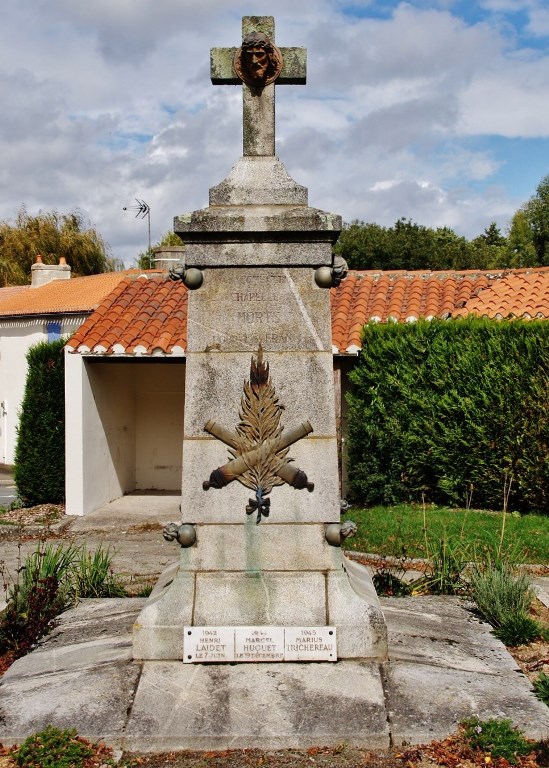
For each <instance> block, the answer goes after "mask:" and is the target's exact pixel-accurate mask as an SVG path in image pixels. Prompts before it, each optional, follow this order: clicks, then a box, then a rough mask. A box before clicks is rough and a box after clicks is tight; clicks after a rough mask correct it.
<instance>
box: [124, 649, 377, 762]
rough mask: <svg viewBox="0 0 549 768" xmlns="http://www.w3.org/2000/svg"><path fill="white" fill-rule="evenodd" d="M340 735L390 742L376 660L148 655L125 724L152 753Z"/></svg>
mask: <svg viewBox="0 0 549 768" xmlns="http://www.w3.org/2000/svg"><path fill="white" fill-rule="evenodd" d="M159 691H162V696H161V697H159V695H158V693H159ZM336 734H337V737H336ZM342 742H345V743H348V744H354V745H363V746H367V747H369V748H372V749H376V748H385V747H387V746H388V745H389V734H388V728H387V722H386V718H385V709H384V703H383V689H382V687H381V680H380V677H379V672H378V668H377V665H372V664H367V663H361V664H355V663H345V662H338V663H337V664H331V663H330V662H321V663H314V662H312V663H308V664H298V663H281V664H277V663H273V664H237V665H217V664H212V665H209V666H206V665H203V666H196V665H190V664H189V665H183V664H180V665H178V664H175V663H171V664H168V663H154V662H148V663H145V665H144V669H143V675H142V677H141V680H140V685H139V691H138V694H137V696H136V699H135V704H134V707H133V710H132V713H131V715H130V719H129V722H128V727H127V731H126V743H127V744H128V745H131V747H132V749H139V750H142V751H148V752H154V751H167V750H171V749H204V750H210V749H228V748H233V749H237V748H251V747H260V748H262V749H278V748H291V747H294V748H297V747H310V746H322V745H333V744H335V743H342Z"/></svg>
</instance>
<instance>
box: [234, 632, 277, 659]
mask: <svg viewBox="0 0 549 768" xmlns="http://www.w3.org/2000/svg"><path fill="white" fill-rule="evenodd" d="M234 660H235V661H284V629H283V627H235V628H234Z"/></svg>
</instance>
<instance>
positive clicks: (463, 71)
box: [0, 0, 549, 260]
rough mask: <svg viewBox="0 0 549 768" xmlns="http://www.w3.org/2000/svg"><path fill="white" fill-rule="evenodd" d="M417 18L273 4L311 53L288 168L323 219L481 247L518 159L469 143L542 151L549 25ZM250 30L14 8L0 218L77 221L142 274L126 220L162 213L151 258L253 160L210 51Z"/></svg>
mask: <svg viewBox="0 0 549 768" xmlns="http://www.w3.org/2000/svg"><path fill="white" fill-rule="evenodd" d="M422 4H423V6H426V7H414V5H412V4H405V3H401V4H398V3H394V6H393V11H392V14H390V15H387V17H384V18H379V17H377V18H374V17H372V18H368V17H365V16H362V17H360V16H351V15H349V14H346V13H344V8H345V7H346V5H347V4H345V3H343V2H342V0H341V1H340V0H308V2H307V3H302V4H296V3H295V0H279V1H278V3H277V8H276V14H277V19H276V22H277V42H278V43H279V45H304V46H306V47H307V48H308V84H307V86H306V87H301V86H299V87H298V86H295V87H294V86H287V87H286V86H284V87H280V88H277V138H278V143H277V152H278V153H279V155H280V157H281V159H282V160H283V161H284V162H285V163H286V165H287V167H288V170H289V171H290V172H291V173H292V175H294V177H295V178H296V180H297V181H299V182H300V183H304V184H307V186H308V187H309V197H310V201H311V204H312V205H316V206H318V207H323V208H326V209H327V210H333V211H335V212H338V213H342V214H343V216H344V218H345V219H347V220H349V219H352V218H361V219H365V220H369V221H374V220H378V221H379V222H380V223H383V224H392V223H394V221H395V220H396V219H398V218H400V217H401V216H406V217H410V218H413V219H414V220H416V221H419V222H420V223H424V224H431V225H433V226H438V225H444V224H447V225H449V226H455V227H458V228H459V229H460V231H462V232H464V233H466V234H468V235H471V236H474V235H475V234H478V232H479V231H482V229H484V227H485V226H487V224H488V223H490V221H491V220H493V219H498V217H499V219H498V221H499V223H501V224H504V223H505V219H506V218H507V217H508V216H510V215H511V213H512V212H513V210H514V209H515V208H516V206H517V205H518V204H519V203H520V202H521V201H520V200H519V201H516V200H515V199H514V197H513V194H512V190H511V191H510V190H505V189H503V188H498V187H495V186H494V188H493V189H490V190H488V191H486V190H485V191H484V192H479V190H478V187H477V186H475V185H476V184H478V183H479V182H482V183H484V184H485V183H487V182H489V181H490V180H491V179H492V178H494V177H495V176H496V174H497V172H498V169H499V168H500V166H501V165H502V162H503V161H504V159H505V158H502V157H501V156H499V155H498V154H497V150H494V151H489V150H487V149H486V148H483V149H482V150H478V151H477V150H475V149H474V147H472V146H471V145H470V141H471V139H472V138H475V137H479V136H491V135H496V136H504V137H543V138H546V139H548V140H549V124H548V123H547V121H546V119H545V104H546V103H547V100H548V98H547V97H548V96H549V76H548V75H547V72H548V71H549V67H548V66H547V63H548V62H547V59H548V54H547V51H545V50H544V49H543V48H540V45H539V40H540V38H539V35H541V34H542V33H543V34H545V32H544V30H545V29H546V26H545V25H546V24H548V23H549V22H548V20H547V13H546V11H544V9H543V6H542V5H540V4H539V3H535V2H534V0H531V2H530V0H529V1H528V2H525V3H520V4H519V3H516V2H515V3H513V2H511V0H486V2H485V3H484V7H485V9H486V11H487V12H488V15H487V16H486V18H485V20H484V21H483V22H482V23H477V22H475V23H471V22H469V21H468V20H467V19H466V18H463V17H460V16H458V15H457V11H456V10H453V9H454V8H458V7H459V6H454V5H453V4H452V3H450V2H444V0H441V2H435V0H433V2H432V3H430V2H429V1H428V0H425V2H423V3H422ZM357 6H358V7H359V10H360V11H361V12H362V13H364V12H365V11H366V12H367V11H368V9H369V8H372V9H374V8H375V3H374V1H373V0H372V1H371V2H370V3H365V2H360V3H357ZM519 6H520V8H522V9H523V10H525V11H527V12H528V13H529V14H530V16H529V19H530V21H529V24H530V26H531V27H532V29H531V30H530V33H531V34H535V35H537V37H536V40H537V48H535V47H528V46H527V45H522V44H521V45H519V44H518V43H517V42H516V41H517V40H518V39H519V38H520V35H519V34H518V32H517V34H513V32H514V30H513V29H511V33H510V27H509V24H510V23H511V21H510V19H511V16H509V18H507V17H506V16H505V14H511V15H512V13H513V12H514V11H516V10H518V9H519ZM387 7H388V6H387V4H385V5H384V8H385V9H387ZM247 11H248V8H247V7H246V6H245V5H243V4H241V3H239V2H235V3H234V4H233V5H232V7H230V8H229V7H228V5H227V3H226V2H225V0H208V2H207V3H198V2H194V1H191V0H131V1H130V0H87V1H86V2H75V1H74V0H32V2H31V0H5V8H4V13H3V25H2V27H1V28H0V43H1V44H0V99H1V100H2V105H3V116H2V121H1V122H0V151H1V152H2V158H3V161H2V164H1V165H0V182H1V184H0V217H1V218H7V217H10V216H12V215H13V214H14V212H15V211H16V209H17V207H18V206H19V204H20V203H22V202H24V203H26V204H27V205H28V207H29V209H31V210H37V209H38V208H43V209H48V208H52V207H58V208H59V209H62V210H70V209H73V208H81V209H83V210H84V211H85V212H86V213H87V214H88V215H89V216H90V218H91V219H92V221H93V223H94V224H95V225H96V226H97V228H98V229H99V231H100V232H101V233H102V234H103V236H104V237H105V239H106V240H107V241H108V242H110V244H111V246H112V248H113V250H114V253H115V255H116V256H119V257H122V258H125V259H128V260H129V259H131V258H132V257H133V256H135V255H136V253H137V252H138V251H139V250H143V248H144V247H145V246H146V232H145V226H144V225H143V224H142V223H141V222H140V221H139V220H138V221H133V217H132V216H131V215H130V214H129V213H124V212H123V211H122V208H123V206H125V205H128V204H131V202H132V200H133V199H134V197H139V198H141V199H145V200H146V201H147V202H148V203H149V205H151V224H152V230H153V231H152V235H153V239H157V238H158V237H159V236H160V235H161V234H162V233H163V232H165V231H166V230H168V229H169V228H170V227H171V222H172V219H173V216H174V215H176V214H180V213H183V212H185V211H187V210H192V209H194V208H199V207H203V206H205V205H207V197H208V188H209V187H210V186H213V185H214V184H217V183H219V181H221V179H222V178H223V177H224V176H225V175H226V174H227V173H228V171H229V169H230V168H231V166H232V165H233V164H234V162H235V161H236V159H237V158H238V156H239V155H240V153H241V140H242V139H241V136H242V124H241V121H242V106H241V96H240V88H239V87H234V88H230V87H213V86H212V85H211V84H210V82H209V48H210V47H211V46H216V45H220V46H224V45H236V44H237V43H238V41H239V39H240V18H241V16H242V15H243V13H246V12H247ZM254 12H256V13H257V14H258V15H259V14H261V13H270V12H272V5H271V6H268V5H267V3H265V2H262V0H259V2H258V3H257V5H256V8H254ZM491 13H493V14H494V16H493V19H492V17H491V16H490V14H491ZM532 25H533V26H532ZM534 27H535V29H534ZM523 33H524V30H523V31H522V32H521V34H523ZM545 170H546V169H544V168H543V167H540V177H541V176H542V175H543V173H544V172H545Z"/></svg>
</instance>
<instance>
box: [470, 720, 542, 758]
mask: <svg viewBox="0 0 549 768" xmlns="http://www.w3.org/2000/svg"><path fill="white" fill-rule="evenodd" d="M462 726H463V728H464V730H465V738H466V739H467V740H468V741H469V743H470V745H471V747H473V749H479V750H481V751H482V752H489V753H490V754H491V755H492V757H504V758H505V759H506V760H508V761H509V763H511V765H515V763H516V762H517V756H518V755H528V754H529V753H530V752H532V751H533V750H534V748H535V745H534V744H533V743H532V742H530V741H528V739H525V738H524V736H523V735H522V733H521V732H520V731H519V730H518V729H517V728H514V727H513V725H512V723H511V721H510V720H497V719H495V718H494V719H491V720H479V719H478V717H472V718H470V719H469V720H465V721H464V722H463V723H462Z"/></svg>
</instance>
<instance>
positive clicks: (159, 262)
mask: <svg viewBox="0 0 549 768" xmlns="http://www.w3.org/2000/svg"><path fill="white" fill-rule="evenodd" d="M184 250H185V247H184V246H183V245H164V246H157V247H156V248H153V249H152V252H153V259H152V264H151V269H158V270H159V271H161V272H169V271H170V269H172V267H176V266H177V265H178V264H179V263H180V262H181V261H182V260H183V252H184Z"/></svg>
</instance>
